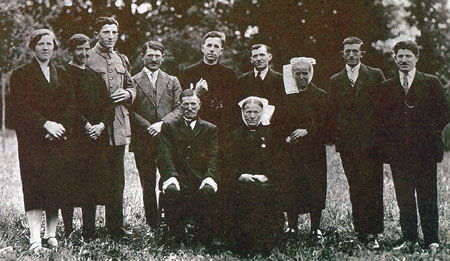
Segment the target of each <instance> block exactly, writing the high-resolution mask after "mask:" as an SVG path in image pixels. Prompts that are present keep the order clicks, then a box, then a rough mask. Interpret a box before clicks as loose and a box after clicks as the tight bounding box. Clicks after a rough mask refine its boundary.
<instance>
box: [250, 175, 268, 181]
mask: <svg viewBox="0 0 450 261" xmlns="http://www.w3.org/2000/svg"><path fill="white" fill-rule="evenodd" d="M253 178H254V179H256V180H258V181H259V182H261V183H264V182H266V181H268V180H269V178H267V177H266V175H261V174H255V175H253Z"/></svg>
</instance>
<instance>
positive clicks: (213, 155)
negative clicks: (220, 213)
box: [158, 89, 220, 245]
mask: <svg viewBox="0 0 450 261" xmlns="http://www.w3.org/2000/svg"><path fill="white" fill-rule="evenodd" d="M180 104H181V106H180V107H181V112H182V117H180V118H178V119H177V120H173V121H171V122H167V123H163V125H162V128H161V139H160V145H159V150H160V153H159V157H158V162H159V168H160V173H161V180H162V182H163V183H162V188H161V190H162V192H163V194H162V196H161V197H162V200H163V202H162V207H163V208H164V210H165V220H166V224H167V225H168V227H169V230H170V234H169V235H170V236H171V237H174V239H175V241H176V242H179V241H180V240H181V239H182V237H183V232H184V221H185V218H187V217H189V218H193V220H194V221H195V222H196V224H197V225H198V228H199V230H198V231H197V232H198V233H197V236H198V239H199V240H200V241H201V242H202V243H204V244H206V245H207V244H210V243H211V241H212V239H213V237H212V233H214V229H212V228H213V224H214V223H215V220H214V218H215V211H216V210H215V209H216V202H215V195H216V192H217V182H218V181H219V179H220V177H219V174H218V172H217V165H218V155H217V154H218V152H217V151H218V141H217V127H216V126H215V125H213V124H211V123H209V122H206V121H203V120H201V119H200V118H198V117H197V113H198V111H199V109H200V99H199V98H198V97H197V96H196V94H195V92H194V90H191V89H187V90H184V91H183V92H182V93H181V95H180Z"/></svg>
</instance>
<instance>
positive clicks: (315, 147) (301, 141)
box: [280, 57, 329, 238]
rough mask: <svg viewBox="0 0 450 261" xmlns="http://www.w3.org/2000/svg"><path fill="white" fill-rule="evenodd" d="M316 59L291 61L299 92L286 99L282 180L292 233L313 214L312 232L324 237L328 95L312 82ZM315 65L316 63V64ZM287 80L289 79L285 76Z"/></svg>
mask: <svg viewBox="0 0 450 261" xmlns="http://www.w3.org/2000/svg"><path fill="white" fill-rule="evenodd" d="M312 61H313V59H312V58H304V57H302V58H295V59H293V60H291V63H293V65H292V76H291V77H293V78H294V79H295V83H296V87H297V90H298V91H297V93H292V94H288V95H286V96H285V98H284V112H283V113H282V115H283V125H282V126H283V127H282V128H280V130H282V132H283V133H282V134H281V136H282V137H283V138H284V139H285V140H284V149H283V151H285V152H286V158H285V161H284V162H285V164H283V165H284V166H285V168H284V169H283V170H282V171H283V173H284V174H285V175H286V177H285V178H283V179H282V182H283V185H282V187H283V191H284V192H285V193H286V194H285V197H284V199H285V203H286V210H287V214H288V222H289V227H290V230H291V231H292V230H296V229H297V228H298V224H297V222H298V215H299V214H306V213H310V217H311V233H312V234H315V236H317V237H319V238H320V237H321V235H322V233H321V231H320V219H321V215H322V209H324V208H325V200H326V192H327V161H326V150H325V143H327V141H328V137H329V131H328V128H327V126H326V119H327V93H326V92H325V91H323V90H322V89H319V88H318V87H316V86H315V85H314V84H313V83H311V79H312V75H313V67H312V63H313V62H312ZM314 63H315V61H314ZM285 77H286V76H285Z"/></svg>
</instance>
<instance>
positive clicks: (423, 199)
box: [391, 159, 439, 246]
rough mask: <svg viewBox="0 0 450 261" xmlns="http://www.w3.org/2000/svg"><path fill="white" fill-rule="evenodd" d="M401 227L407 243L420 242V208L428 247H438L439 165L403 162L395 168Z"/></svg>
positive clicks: (394, 176) (428, 162)
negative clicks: (432, 245) (418, 218)
mask: <svg viewBox="0 0 450 261" xmlns="http://www.w3.org/2000/svg"><path fill="white" fill-rule="evenodd" d="M391 170H392V177H393V179H394V186H395V195H396V197H397V203H398V207H399V209H400V225H401V228H402V232H403V237H404V239H405V240H410V241H413V242H414V241H417V233H418V232H417V207H416V195H415V193H417V204H418V208H419V215H420V223H421V225H422V231H423V237H424V240H425V245H426V246H428V245H429V244H431V243H438V242H439V237H438V220H439V216H438V205H437V167H436V163H435V162H431V161H424V160H423V159H422V160H420V159H417V160H411V159H407V160H401V161H399V162H398V163H392V164H391Z"/></svg>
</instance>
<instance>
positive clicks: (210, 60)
mask: <svg viewBox="0 0 450 261" xmlns="http://www.w3.org/2000/svg"><path fill="white" fill-rule="evenodd" d="M202 52H203V61H204V62H205V63H207V64H216V63H217V61H218V60H219V57H220V56H221V55H222V53H223V46H222V42H221V41H220V38H219V37H209V38H206V40H205V42H204V43H203V44H202Z"/></svg>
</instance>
